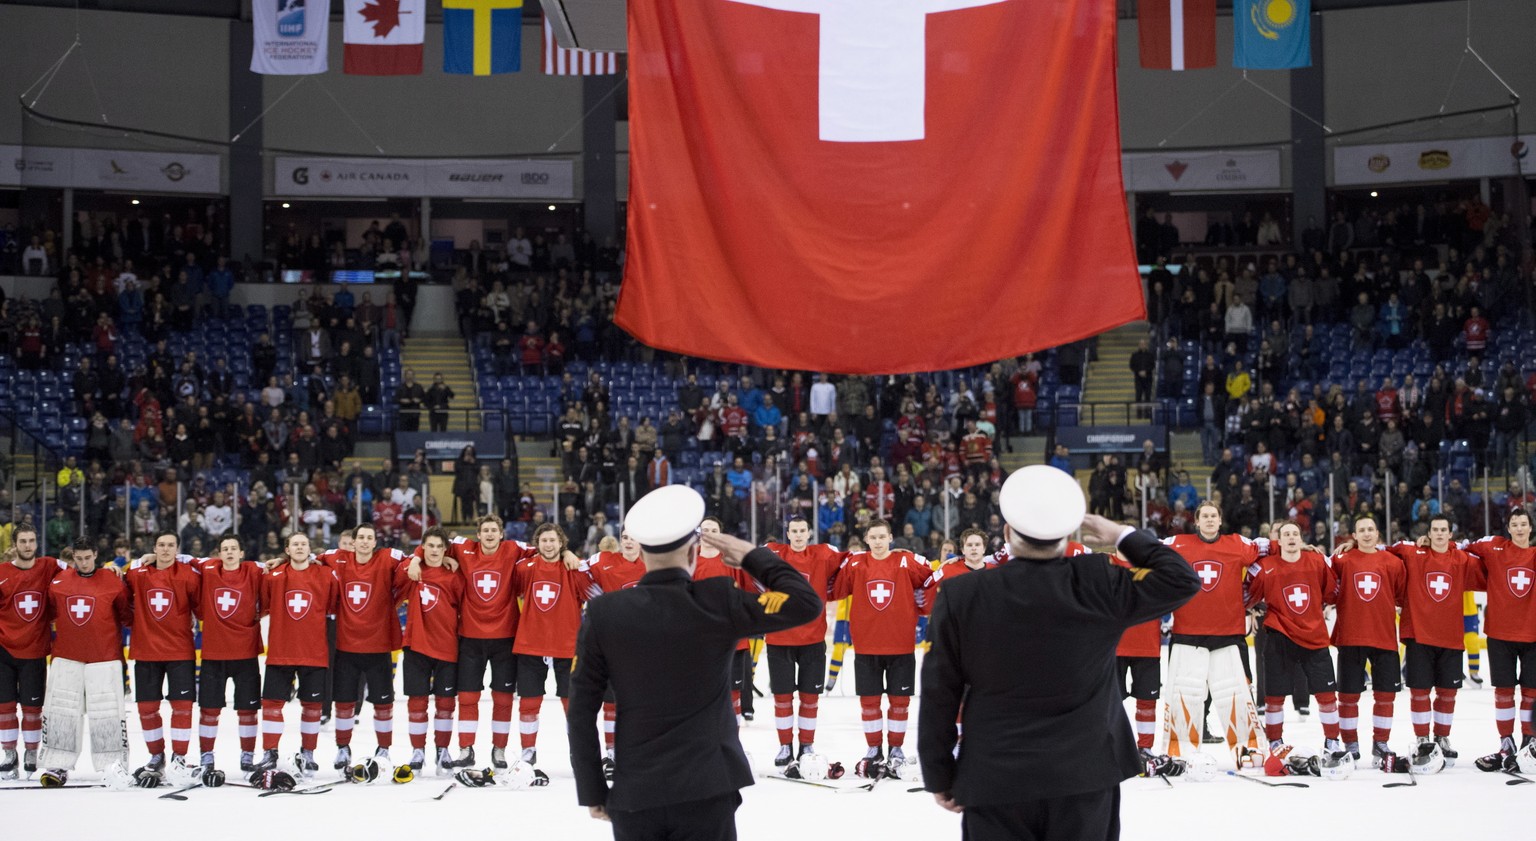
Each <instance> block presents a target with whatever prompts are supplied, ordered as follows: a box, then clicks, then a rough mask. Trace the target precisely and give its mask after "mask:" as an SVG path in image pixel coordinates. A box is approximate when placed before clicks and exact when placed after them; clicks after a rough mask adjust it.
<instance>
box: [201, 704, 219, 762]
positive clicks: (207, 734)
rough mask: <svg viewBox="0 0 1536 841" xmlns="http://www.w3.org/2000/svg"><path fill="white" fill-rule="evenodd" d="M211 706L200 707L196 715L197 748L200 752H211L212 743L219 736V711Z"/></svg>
mask: <svg viewBox="0 0 1536 841" xmlns="http://www.w3.org/2000/svg"><path fill="white" fill-rule="evenodd" d="M220 712H221V711H220V710H218V709H215V708H213V707H202V708H201V709H199V710H198V715H197V749H198V751H199V752H200V753H212V752H213V744H214V742H215V741H216V740H217V739H218V738H219V713H220Z"/></svg>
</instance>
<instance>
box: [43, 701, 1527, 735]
mask: <svg viewBox="0 0 1536 841" xmlns="http://www.w3.org/2000/svg"><path fill="white" fill-rule="evenodd" d="M1533 711H1536V687H1521V689H1520V733H1521V734H1522V735H1525V736H1530V735H1533V734H1536V721H1533V719H1532V715H1533ZM28 744H31V742H28Z"/></svg>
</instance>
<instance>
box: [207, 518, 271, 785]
mask: <svg viewBox="0 0 1536 841" xmlns="http://www.w3.org/2000/svg"><path fill="white" fill-rule="evenodd" d="M194 563H195V564H196V565H197V568H198V569H199V570H201V572H202V575H201V580H200V581H199V585H200V589H199V591H198V608H197V614H198V616H200V617H202V620H203V657H202V663H201V669H200V670H199V672H198V683H197V704H198V748H199V749H200V751H201V753H202V760H201V763H200V764H201V765H202V769H203V770H202V773H204V774H206V773H207V772H208V771H209V770H211V769H212V768H213V764H214V763H213V746H214V742H215V739H216V738H217V737H218V734H219V713H220V712H221V711H222V710H223V709H224V688H225V684H227V683H229V682H230V681H234V684H235V697H234V701H235V704H234V706H235V715H236V717H237V719H238V721H239V728H240V729H239V734H240V770H241V771H245V772H250V771H253V770H255V761H256V756H255V751H256V732H257V727H258V724H257V721H258V710H260V709H261V668H260V666H259V665H258V663H257V661H256V658H257V657H259V656H260V655H261V648H262V645H261V564H259V563H256V562H255V561H247V560H245V551H244V549H243V548H242V547H241V545H240V538H238V537H236V536H234V535H233V534H227V535H225V536H224V537H222V538H220V539H219V555H218V557H216V558H203V559H199V560H196V561H194Z"/></svg>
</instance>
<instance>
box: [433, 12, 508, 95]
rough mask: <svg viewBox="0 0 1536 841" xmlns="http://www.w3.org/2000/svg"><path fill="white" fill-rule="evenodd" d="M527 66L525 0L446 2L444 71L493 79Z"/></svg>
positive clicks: (444, 16)
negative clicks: (494, 75) (492, 75)
mask: <svg viewBox="0 0 1536 841" xmlns="http://www.w3.org/2000/svg"><path fill="white" fill-rule="evenodd" d="M522 66H523V0H443V72H444V73H464V74H470V73H472V74H474V75H476V76H489V75H491V74H492V73H516V72H517V71H518V70H521V69H522Z"/></svg>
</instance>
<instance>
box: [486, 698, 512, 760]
mask: <svg viewBox="0 0 1536 841" xmlns="http://www.w3.org/2000/svg"><path fill="white" fill-rule="evenodd" d="M512 698H513V695H512V693H511V692H492V693H491V747H495V748H505V747H506V746H507V738H508V737H509V735H510V734H511V733H512Z"/></svg>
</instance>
